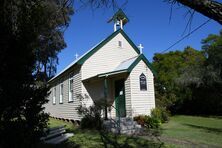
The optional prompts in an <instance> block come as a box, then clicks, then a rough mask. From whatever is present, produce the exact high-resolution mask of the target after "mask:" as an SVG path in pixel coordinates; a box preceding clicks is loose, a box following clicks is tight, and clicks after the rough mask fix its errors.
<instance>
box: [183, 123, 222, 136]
mask: <svg viewBox="0 0 222 148" xmlns="http://www.w3.org/2000/svg"><path fill="white" fill-rule="evenodd" d="M183 125H185V126H189V127H192V128H196V129H202V130H204V131H206V132H208V133H215V134H222V129H218V128H212V127H205V126H199V125H193V124H187V123H185V124H183Z"/></svg>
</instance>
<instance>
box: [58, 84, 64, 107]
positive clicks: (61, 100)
mask: <svg viewBox="0 0 222 148" xmlns="http://www.w3.org/2000/svg"><path fill="white" fill-rule="evenodd" d="M63 95H64V85H63V83H60V85H59V103H60V104H62V103H63Z"/></svg>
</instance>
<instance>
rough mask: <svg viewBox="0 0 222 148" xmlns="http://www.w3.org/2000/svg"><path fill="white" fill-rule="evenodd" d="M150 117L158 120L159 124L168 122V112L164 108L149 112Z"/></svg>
mask: <svg viewBox="0 0 222 148" xmlns="http://www.w3.org/2000/svg"><path fill="white" fill-rule="evenodd" d="M151 117H152V118H155V119H158V120H160V121H161V123H165V122H168V121H169V112H167V111H166V110H165V109H164V108H155V109H152V111H151Z"/></svg>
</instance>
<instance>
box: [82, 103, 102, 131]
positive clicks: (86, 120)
mask: <svg viewBox="0 0 222 148" xmlns="http://www.w3.org/2000/svg"><path fill="white" fill-rule="evenodd" d="M84 110H85V111H86V112H82V113H81V114H82V115H83V118H82V119H81V122H80V126H81V128H83V129H98V130H100V129H101V128H102V119H101V108H98V107H97V106H90V107H89V108H86V109H84ZM79 112H81V111H79Z"/></svg>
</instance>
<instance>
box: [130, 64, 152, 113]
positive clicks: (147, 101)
mask: <svg viewBox="0 0 222 148" xmlns="http://www.w3.org/2000/svg"><path fill="white" fill-rule="evenodd" d="M142 73H144V74H145V76H146V80H147V91H141V90H140V81H139V77H140V75H141V74H142ZM130 87H131V103H132V112H133V116H136V115H139V114H144V115H150V111H151V109H152V108H155V96H154V77H153V73H152V72H151V70H150V69H149V68H148V67H147V66H146V64H145V63H144V62H143V61H142V60H141V61H140V62H139V63H138V64H137V65H136V66H135V67H134V69H133V70H132V72H131V73H130Z"/></svg>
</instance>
